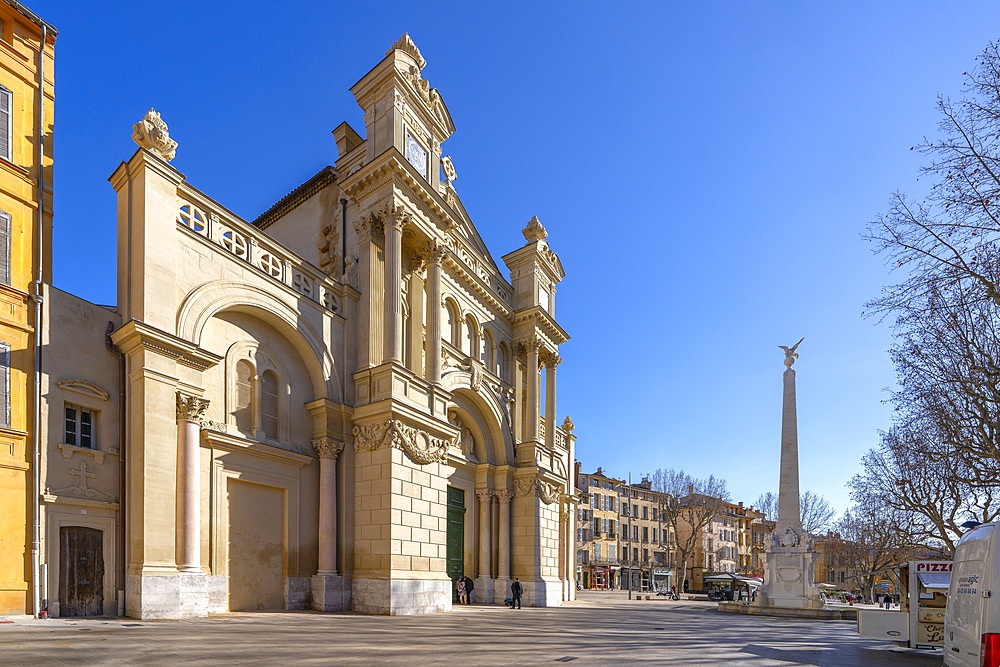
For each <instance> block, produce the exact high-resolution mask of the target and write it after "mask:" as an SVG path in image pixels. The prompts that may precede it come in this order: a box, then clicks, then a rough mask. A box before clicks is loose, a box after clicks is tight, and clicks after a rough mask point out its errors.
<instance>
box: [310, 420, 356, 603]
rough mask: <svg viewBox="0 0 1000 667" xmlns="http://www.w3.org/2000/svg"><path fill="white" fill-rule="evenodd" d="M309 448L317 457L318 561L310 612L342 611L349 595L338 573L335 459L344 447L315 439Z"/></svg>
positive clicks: (340, 444)
mask: <svg viewBox="0 0 1000 667" xmlns="http://www.w3.org/2000/svg"><path fill="white" fill-rule="evenodd" d="M312 446H313V448H314V449H315V450H316V454H317V455H318V456H319V531H318V533H319V535H318V537H319V545H318V551H319V558H318V561H319V563H318V568H317V572H316V575H315V576H314V577H313V578H312V581H311V587H312V608H313V609H316V610H318V611H343V610H345V609H347V608H348V599H349V597H350V596H349V594H348V593H347V588H346V587H345V584H344V580H343V578H342V577H341V576H340V575H339V574H338V573H337V457H339V456H340V453H341V452H342V451H344V443H343V442H338V441H336V440H334V439H333V438H327V437H323V438H316V439H315V440H313V441H312Z"/></svg>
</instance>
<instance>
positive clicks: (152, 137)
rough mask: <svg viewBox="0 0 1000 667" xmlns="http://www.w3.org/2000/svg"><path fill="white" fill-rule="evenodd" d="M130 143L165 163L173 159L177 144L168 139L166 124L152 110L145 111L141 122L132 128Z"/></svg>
mask: <svg viewBox="0 0 1000 667" xmlns="http://www.w3.org/2000/svg"><path fill="white" fill-rule="evenodd" d="M132 141H134V142H135V143H137V144H139V146H140V147H141V148H145V149H146V150H148V151H150V152H152V153H155V154H156V155H158V156H160V157H161V158H163V159H164V160H166V161H167V162H169V161H170V160H173V159H174V154H175V153H176V151H177V142H176V141H174V140H173V139H171V138H170V133H169V132H168V131H167V124H166V123H164V122H163V119H162V118H160V114H158V113H156V111H155V110H153V109H150V110H149V111H147V112H146V115H145V116H143V118H142V120H140V121H139V122H138V123H136V124H135V125H133V126H132Z"/></svg>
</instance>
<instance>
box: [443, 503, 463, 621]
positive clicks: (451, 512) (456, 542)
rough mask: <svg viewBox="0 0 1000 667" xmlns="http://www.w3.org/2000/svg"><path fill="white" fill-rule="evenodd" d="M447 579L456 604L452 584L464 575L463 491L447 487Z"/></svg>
mask: <svg viewBox="0 0 1000 667" xmlns="http://www.w3.org/2000/svg"><path fill="white" fill-rule="evenodd" d="M447 571H448V577H449V578H450V579H451V581H452V587H451V596H452V601H453V602H457V601H458V597H457V595H456V593H455V586H454V583H455V582H456V581H458V578H459V577H461V576H462V575H463V574H465V491H463V490H462V489H456V488H455V487H453V486H449V487H448V564H447Z"/></svg>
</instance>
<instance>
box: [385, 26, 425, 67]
mask: <svg viewBox="0 0 1000 667" xmlns="http://www.w3.org/2000/svg"><path fill="white" fill-rule="evenodd" d="M396 49H399V50H400V51H404V52H406V53H408V54H410V55H411V56H413V59H414V60H416V61H417V69H423V68H424V65H426V64H427V61H426V60H424V57H423V56H422V55H420V49H418V48H417V45H416V44H414V43H413V40H412V39H410V35H409V33H405V32H404V33H403V36H402V37H400V38H399V39H397V40H396V41H395V42H393V43H392V46H390V47H389V50H388V51H386V52H385V55H389V54H390V53H392V52H393V51H395V50H396Z"/></svg>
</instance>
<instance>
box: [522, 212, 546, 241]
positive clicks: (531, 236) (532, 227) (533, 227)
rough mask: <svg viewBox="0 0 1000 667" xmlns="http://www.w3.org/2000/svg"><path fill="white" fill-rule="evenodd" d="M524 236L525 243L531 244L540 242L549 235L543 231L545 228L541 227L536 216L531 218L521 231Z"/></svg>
mask: <svg viewBox="0 0 1000 667" xmlns="http://www.w3.org/2000/svg"><path fill="white" fill-rule="evenodd" d="M521 233H522V234H524V238H525V240H526V241H528V242H529V243H531V242H532V241H541V240H542V239H544V238H546V237H547V236H548V235H549V233H548V232H547V231H545V227H542V223H541V222H539V221H538V216H537V215H533V216H531V220H529V221H528V225H527V227H525V228H524V229H522V230H521Z"/></svg>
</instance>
